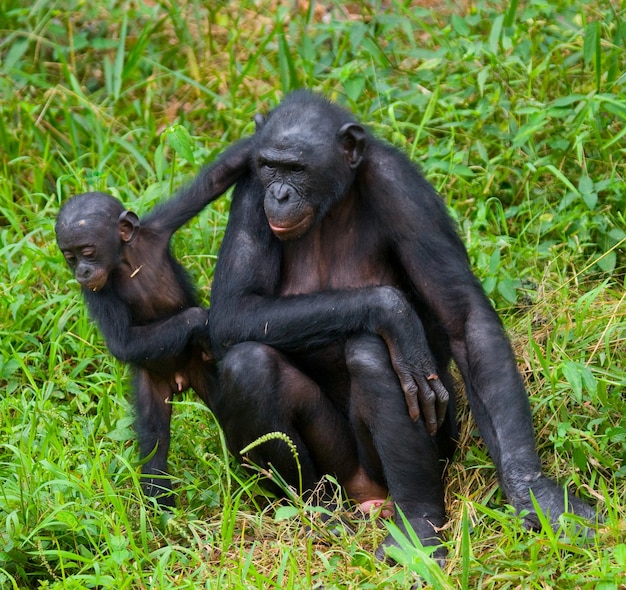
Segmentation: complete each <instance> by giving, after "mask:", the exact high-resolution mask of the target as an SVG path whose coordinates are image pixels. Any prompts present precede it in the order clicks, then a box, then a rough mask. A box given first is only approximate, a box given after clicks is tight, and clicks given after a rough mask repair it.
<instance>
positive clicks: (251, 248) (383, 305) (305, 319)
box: [210, 176, 448, 432]
mask: <svg viewBox="0 0 626 590" xmlns="http://www.w3.org/2000/svg"><path fill="white" fill-rule="evenodd" d="M263 195H264V191H263V188H262V186H261V185H260V183H259V182H258V181H257V180H256V178H255V177H254V176H252V177H248V179H247V180H246V181H245V182H242V183H240V184H239V185H238V186H237V188H236V189H235V194H234V196H233V202H232V204H231V210H230V217H229V222H228V228H227V230H226V235H225V237H224V241H223V242H222V246H221V249H220V256H219V259H218V263H217V266H216V269H215V279H214V282H213V287H212V294H211V308H212V320H211V326H210V330H211V342H212V344H213V347H214V349H215V350H214V352H216V354H217V355H218V357H219V356H221V355H223V354H224V352H225V351H226V350H227V349H228V348H229V347H230V346H232V345H233V344H236V343H238V342H244V341H256V342H263V343H265V344H269V345H271V346H275V347H276V348H279V349H281V350H285V351H301V350H304V349H306V348H312V347H316V346H323V345H327V344H330V343H333V342H337V341H341V340H343V339H345V338H346V337H347V336H349V335H350V334H353V333H357V332H370V333H376V334H379V335H380V336H381V337H383V338H384V340H385V341H386V342H387V345H388V346H389V349H390V351H391V356H392V359H395V361H396V362H394V367H395V368H396V372H398V376H399V378H400V380H401V382H402V385H403V389H404V390H405V393H406V392H407V389H409V390H410V389H413V390H415V391H413V392H412V393H413V395H407V401H408V402H409V411H410V413H411V415H412V417H413V418H414V419H416V418H417V417H418V415H419V411H420V409H419V407H418V404H417V400H418V397H420V395H421V394H422V393H424V392H426V391H428V392H431V391H432V388H433V387H434V388H435V390H436V391H437V397H438V398H439V399H440V400H441V402H443V403H440V404H439V407H438V408H437V409H436V407H435V402H434V399H433V400H422V399H421V397H420V402H422V401H425V402H426V403H425V406H424V407H423V408H422V409H423V410H424V413H425V417H426V423H427V426H428V428H429V430H430V431H431V432H433V431H435V430H436V429H437V424H438V423H439V424H440V423H441V421H443V418H444V416H445V405H446V404H445V401H447V395H448V394H447V392H446V390H445V388H444V387H443V385H442V384H441V383H440V382H439V381H436V380H435V381H433V385H432V386H430V385H429V384H428V383H427V380H428V378H429V377H432V376H433V375H435V373H436V366H435V363H434V361H433V359H432V355H431V354H430V351H429V350H428V346H427V341H426V336H425V334H424V330H423V327H422V324H421V321H420V320H419V318H418V316H417V314H416V313H415V311H414V310H413V309H412V308H411V307H410V305H409V304H408V302H407V300H406V298H405V297H404V295H403V294H402V293H401V292H400V291H399V290H397V289H395V288H393V287H388V286H381V287H365V288H359V289H352V290H340V291H323V292H317V293H311V294H303V295H293V296H280V295H279V293H278V285H279V279H280V272H281V268H280V262H281V252H280V249H281V244H280V243H279V241H278V240H277V239H276V238H275V237H274V236H273V235H272V234H271V231H270V228H269V225H268V223H267V220H266V218H265V213H264V211H263ZM418 389H419V390H420V391H419V392H418V391H417V390H418ZM410 393H411V392H410ZM434 397H435V396H434V394H433V398H434ZM437 410H439V413H437Z"/></svg>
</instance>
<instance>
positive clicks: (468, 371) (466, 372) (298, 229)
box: [210, 91, 594, 554]
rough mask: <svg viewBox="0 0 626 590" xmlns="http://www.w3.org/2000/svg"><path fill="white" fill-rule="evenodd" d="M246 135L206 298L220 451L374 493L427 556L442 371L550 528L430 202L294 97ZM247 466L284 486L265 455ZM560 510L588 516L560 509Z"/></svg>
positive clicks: (392, 167) (448, 428)
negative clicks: (245, 153) (245, 159)
mask: <svg viewBox="0 0 626 590" xmlns="http://www.w3.org/2000/svg"><path fill="white" fill-rule="evenodd" d="M257 128H258V129H257V133H256V135H255V138H254V147H253V155H252V158H253V160H252V162H253V167H254V170H253V172H251V174H250V176H249V177H247V178H245V179H244V180H242V181H240V182H239V184H238V185H237V188H236V190H235V193H234V195H233V201H232V206H231V212H230V218H229V222H228V227H227V230H226V235H225V237H224V241H223V244H222V247H221V250H220V255H219V259H218V263H217V267H216V271H215V278H214V282H213V286H212V298H211V309H212V320H211V325H210V332H211V342H212V345H213V347H214V351H215V354H216V355H217V357H218V358H221V359H222V362H221V365H220V370H219V379H220V391H219V393H218V394H217V396H216V398H215V403H214V408H215V412H216V414H217V416H218V419H219V420H220V422H221V424H222V426H223V428H224V429H225V431H226V435H227V439H228V440H229V443H230V445H231V447H232V448H233V450H235V451H237V450H239V449H241V448H243V447H244V446H245V445H246V444H247V443H249V442H250V441H251V440H254V439H255V438H256V437H258V436H260V435H261V434H264V433H266V432H269V431H283V432H286V433H287V434H288V435H289V436H290V437H291V438H292V439H293V441H294V442H295V443H296V445H297V448H298V450H299V454H300V464H301V466H302V470H303V479H304V485H305V487H306V486H312V485H313V484H314V483H315V481H316V480H317V479H318V477H319V476H320V475H321V474H323V473H324V472H331V473H334V474H336V475H337V477H338V479H339V481H340V482H341V483H343V484H344V485H345V487H346V489H347V492H348V495H351V496H352V497H353V498H354V499H356V500H357V501H359V502H363V503H365V505H369V502H370V501H371V500H372V499H379V498H380V494H381V490H382V491H383V492H385V493H386V489H388V490H389V493H390V495H391V497H392V499H393V500H394V501H395V502H396V503H397V504H398V506H399V507H400V508H401V509H402V511H403V512H404V514H405V515H406V516H407V518H408V520H409V521H410V523H411V524H412V526H413V527H414V529H415V531H416V532H417V534H418V535H419V536H420V538H421V539H422V540H423V541H424V542H425V543H428V544H435V543H438V542H439V541H438V532H437V529H438V528H439V527H441V526H442V525H443V524H444V518H445V515H444V505H443V491H442V484H441V478H440V469H439V467H438V465H439V458H440V457H441V456H442V455H445V454H446V451H447V450H449V448H450V446H451V445H450V437H451V436H452V431H453V425H452V423H453V421H454V416H453V412H452V411H451V409H450V408H448V410H447V416H446V406H447V402H448V393H447V392H448V391H452V381H451V378H450V375H449V373H448V365H449V362H450V360H451V358H453V359H454V360H455V362H456V364H457V365H458V367H459V369H460V371H461V373H462V375H463V379H464V381H465V390H466V392H467V396H468V398H469V402H470V406H471V408H472V411H473V413H474V416H475V419H476V422H477V424H478V426H479V428H480V431H481V433H482V435H483V437H484V439H485V441H486V444H487V446H488V448H489V451H490V453H491V456H492V457H493V460H494V461H495V463H496V466H497V468H498V472H499V475H500V480H501V483H502V486H503V489H504V491H505V493H506V494H507V497H508V499H509V501H510V502H511V503H512V504H513V505H514V506H515V507H516V508H517V509H518V510H524V511H528V515H527V517H526V518H527V520H528V522H529V524H531V525H538V524H539V521H538V518H537V515H536V511H535V509H534V506H533V502H532V500H531V494H532V495H534V496H535V498H536V500H537V502H538V504H539V506H540V508H541V509H542V510H543V511H545V512H549V514H550V519H551V520H552V521H555V520H556V519H557V517H558V516H559V515H560V514H561V513H562V512H563V511H565V510H566V506H565V504H564V491H563V489H562V488H560V487H559V486H557V485H556V484H555V483H553V482H552V481H551V480H550V479H548V478H547V477H546V476H544V475H543V474H542V472H541V466H540V462H539V458H538V456H537V453H536V450H535V441H534V434H533V427H532V420H531V413H530V409H529V403H528V398H527V395H526V392H525V390H524V385H523V383H522V379H521V376H520V375H519V373H518V370H517V366H516V363H515V358H514V355H513V352H512V350H511V346H510V344H509V342H508V340H507V337H506V335H505V333H504V331H503V328H502V325H501V323H500V321H499V319H498V317H497V315H496V313H495V312H494V310H493V309H492V307H491V305H490V303H489V301H488V299H487V298H486V297H485V295H484V293H483V290H482V288H481V285H480V283H479V281H478V280H477V279H476V277H475V276H474V275H473V273H472V271H471V270H470V267H469V263H468V257H467V255H466V252H465V249H464V247H463V244H462V242H461V240H460V239H459V237H458V235H457V233H456V231H455V227H454V224H453V222H452V221H451V219H450V217H449V216H448V214H447V212H446V208H445V206H444V203H443V202H442V200H441V199H440V198H439V196H438V195H437V194H436V192H435V190H434V189H433V188H432V187H431V185H430V184H429V183H428V182H427V181H426V180H425V179H424V178H423V177H422V176H421V175H420V173H419V172H418V170H417V169H416V167H415V166H414V165H413V164H412V163H411V162H410V161H409V160H408V159H407V158H406V157H405V156H404V155H402V154H401V153H400V152H399V151H398V150H397V149H394V148H393V147H390V146H388V145H386V144H384V143H383V142H381V141H379V140H377V139H375V138H374V137H372V136H371V135H370V133H369V132H368V131H367V130H366V129H365V128H364V127H363V126H362V125H360V124H359V123H358V122H356V121H355V119H354V118H353V117H352V116H351V114H350V113H348V112H346V111H344V110H343V109H341V108H339V107H338V106H336V105H334V104H332V103H329V102H327V101H326V100H325V99H323V98H321V97H319V96H317V95H314V94H312V93H309V92H307V91H298V92H295V93H293V94H291V95H289V96H288V97H287V98H286V99H285V100H284V102H283V103H282V104H281V105H279V106H278V107H277V108H276V109H275V110H273V111H272V112H271V113H270V114H269V116H268V117H267V120H264V119H263V118H262V117H259V118H258V119H257ZM422 325H423V327H422ZM423 330H424V331H425V334H426V337H427V341H428V345H429V347H430V350H429V349H428V346H425V345H424V339H423ZM431 354H432V355H433V356H434V359H435V362H434V363H433V362H431V361H430V358H431ZM442 384H443V385H444V386H445V387H443V386H442ZM407 406H408V412H407ZM418 416H420V419H417V418H418ZM444 417H445V418H446V419H445V420H444ZM422 418H423V419H422ZM438 425H439V426H441V428H439V430H438V432H437V436H436V437H433V436H431V434H432V433H433V432H435V431H436V430H437V427H438ZM252 458H253V459H254V460H255V461H256V462H258V463H260V464H262V465H267V464H269V463H271V464H272V465H273V466H274V467H275V468H277V469H278V471H279V472H281V474H282V475H283V476H284V477H285V478H286V479H287V480H288V481H289V482H290V483H292V484H295V483H296V482H297V481H298V479H297V472H296V469H295V466H294V463H293V460H292V459H291V457H290V454H289V453H288V452H287V451H285V450H284V449H283V448H281V447H280V446H278V443H277V444H276V445H270V444H267V445H261V446H259V447H257V448H256V450H255V451H254V452H253V454H252ZM369 480H373V482H374V483H375V484H377V485H373V484H372V483H371V481H369ZM567 509H569V510H571V511H573V512H576V513H578V514H581V515H583V516H585V517H589V518H591V517H593V516H594V511H593V510H592V509H591V508H590V507H588V506H587V505H586V504H584V503H583V502H582V501H580V500H578V499H577V498H574V497H572V496H570V497H569V498H568V506H567ZM398 520H399V519H398ZM399 524H400V523H399ZM391 542H392V541H391V539H389V538H388V539H387V540H386V541H385V543H384V544H389V543H391ZM380 553H381V551H379V554H380Z"/></svg>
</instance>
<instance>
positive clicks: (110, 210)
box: [55, 193, 124, 291]
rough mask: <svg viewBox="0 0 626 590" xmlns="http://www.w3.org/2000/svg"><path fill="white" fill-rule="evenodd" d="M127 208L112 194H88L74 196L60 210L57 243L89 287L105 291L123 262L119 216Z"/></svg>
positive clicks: (79, 276)
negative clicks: (121, 258)
mask: <svg viewBox="0 0 626 590" xmlns="http://www.w3.org/2000/svg"><path fill="white" fill-rule="evenodd" d="M123 211H124V208H123V207H122V205H121V203H119V202H118V201H117V200H116V199H114V198H113V197H111V196H110V195H106V194H104V193H87V194H84V195H78V196H76V197H74V198H72V199H71V200H70V201H68V202H67V203H66V204H65V205H64V206H63V208H62V209H61V212H60V213H59V217H58V219H57V223H56V226H55V230H56V238H57V244H58V246H59V249H60V250H61V252H62V253H63V256H64V257H65V260H66V262H67V264H68V266H69V267H70V269H71V270H72V272H73V273H74V276H75V277H76V280H77V281H78V282H79V283H80V285H81V286H82V287H84V288H85V289H89V290H90V291H99V290H101V289H102V288H103V287H104V286H105V284H106V282H107V280H108V278H109V274H110V273H111V271H112V270H113V269H114V268H115V267H116V265H117V264H119V255H120V249H121V244H122V240H121V239H120V234H119V231H118V218H119V216H120V214H121V213H122V212H123Z"/></svg>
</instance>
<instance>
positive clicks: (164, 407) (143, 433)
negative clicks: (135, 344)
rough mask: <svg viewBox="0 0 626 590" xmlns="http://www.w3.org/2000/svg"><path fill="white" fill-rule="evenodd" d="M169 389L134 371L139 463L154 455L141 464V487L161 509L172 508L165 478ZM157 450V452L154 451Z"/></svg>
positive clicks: (146, 372) (168, 385)
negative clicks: (154, 499)
mask: <svg viewBox="0 0 626 590" xmlns="http://www.w3.org/2000/svg"><path fill="white" fill-rule="evenodd" d="M171 397H172V388H171V386H170V384H169V383H167V382H166V381H163V380H157V379H156V378H155V377H154V376H152V375H151V374H150V373H149V372H148V371H146V370H144V369H137V370H136V374H135V430H136V431H137V440H138V443H139V454H140V457H141V459H144V458H145V457H147V456H149V455H150V454H152V452H153V451H154V454H153V455H152V457H150V459H149V460H148V461H147V462H146V463H144V465H143V468H142V473H143V475H144V477H143V478H142V485H143V489H144V493H145V494H146V495H147V496H151V497H156V499H157V501H158V502H159V504H160V505H161V506H173V505H174V496H173V495H172V494H171V489H172V482H171V481H170V478H169V477H161V476H167V453H168V451H169V448H170V419H171V417H172V406H171V404H170V403H169V402H170V401H171ZM155 449H156V450H155Z"/></svg>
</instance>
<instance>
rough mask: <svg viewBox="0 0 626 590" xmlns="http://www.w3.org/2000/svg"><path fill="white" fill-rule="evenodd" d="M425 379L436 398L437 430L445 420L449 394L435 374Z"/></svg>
mask: <svg viewBox="0 0 626 590" xmlns="http://www.w3.org/2000/svg"><path fill="white" fill-rule="evenodd" d="M427 379H428V382H429V384H430V387H431V388H432V389H433V390H434V392H435V395H436V396H437V401H436V402H435V406H436V410H437V428H439V427H440V426H441V425H442V424H443V421H444V420H445V419H446V411H447V410H448V402H449V401H450V393H449V392H448V390H447V389H446V388H445V387H444V386H443V383H442V382H441V380H440V379H439V376H438V375H436V374H435V373H433V374H431V375H429V376H428V377H427Z"/></svg>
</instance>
